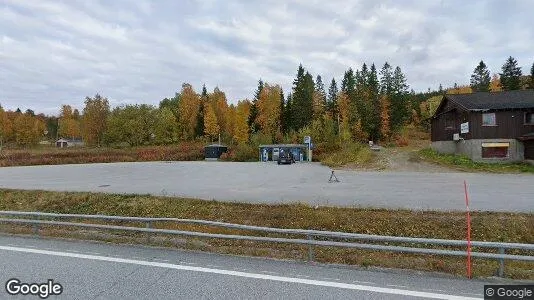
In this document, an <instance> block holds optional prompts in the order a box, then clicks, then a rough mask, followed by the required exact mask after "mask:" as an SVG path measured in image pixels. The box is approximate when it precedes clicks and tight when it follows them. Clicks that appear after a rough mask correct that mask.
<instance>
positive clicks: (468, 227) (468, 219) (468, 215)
mask: <svg viewBox="0 0 534 300" xmlns="http://www.w3.org/2000/svg"><path fill="white" fill-rule="evenodd" d="M464 192H465V207H466V210H467V278H469V279H471V214H470V213H469V197H468V195H467V183H466V182H465V180H464Z"/></svg>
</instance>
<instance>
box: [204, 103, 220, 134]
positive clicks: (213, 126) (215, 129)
mask: <svg viewBox="0 0 534 300" xmlns="http://www.w3.org/2000/svg"><path fill="white" fill-rule="evenodd" d="M219 130H220V127H219V124H217V116H215V110H214V109H213V107H212V106H211V105H206V108H205V109H204V132H205V133H206V135H207V136H209V137H211V138H214V137H216V136H217V135H218V134H219Z"/></svg>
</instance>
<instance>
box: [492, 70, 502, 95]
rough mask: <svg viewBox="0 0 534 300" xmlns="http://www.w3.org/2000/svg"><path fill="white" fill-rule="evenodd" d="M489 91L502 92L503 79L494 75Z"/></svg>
mask: <svg viewBox="0 0 534 300" xmlns="http://www.w3.org/2000/svg"><path fill="white" fill-rule="evenodd" d="M489 90H490V92H500V91H502V87H501V79H500V78H499V75H497V74H493V76H492V77H491V81H490V86H489Z"/></svg>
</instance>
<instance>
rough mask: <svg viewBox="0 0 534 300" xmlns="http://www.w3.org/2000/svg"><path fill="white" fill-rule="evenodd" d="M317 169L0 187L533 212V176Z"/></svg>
mask: <svg viewBox="0 0 534 300" xmlns="http://www.w3.org/2000/svg"><path fill="white" fill-rule="evenodd" d="M336 174H337V177H338V178H339V179H340V181H341V182H339V183H329V182H328V179H329V177H330V169H329V168H327V167H324V166H321V165H319V164H316V163H300V164H298V163H297V164H293V165H281V166H279V165H277V164H274V163H261V162H257V163H228V162H139V163H109V164H81V165H58V166H31V167H6V168H0V187H1V188H16V189H43V190H53V191H90V192H110V193H136V194H152V195H164V196H180V197H192V198H200V199H206V200H212V199H215V200H221V201H239V202H250V203H269V204H278V203H295V202H302V203H307V204H310V205H320V206H345V207H358V206H361V207H385V208H407V209H414V210H420V209H423V210H465V199H464V187H463V181H464V180H467V183H468V187H469V192H470V200H471V205H470V206H471V210H488V211H523V212H532V211H534V176H532V175H513V174H481V173H425V172H385V171H384V172H358V171H336Z"/></svg>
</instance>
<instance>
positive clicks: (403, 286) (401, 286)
mask: <svg viewBox="0 0 534 300" xmlns="http://www.w3.org/2000/svg"><path fill="white" fill-rule="evenodd" d="M388 286H392V287H400V288H408V287H407V286H405V285H396V284H388Z"/></svg>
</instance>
